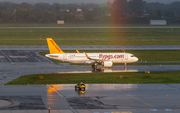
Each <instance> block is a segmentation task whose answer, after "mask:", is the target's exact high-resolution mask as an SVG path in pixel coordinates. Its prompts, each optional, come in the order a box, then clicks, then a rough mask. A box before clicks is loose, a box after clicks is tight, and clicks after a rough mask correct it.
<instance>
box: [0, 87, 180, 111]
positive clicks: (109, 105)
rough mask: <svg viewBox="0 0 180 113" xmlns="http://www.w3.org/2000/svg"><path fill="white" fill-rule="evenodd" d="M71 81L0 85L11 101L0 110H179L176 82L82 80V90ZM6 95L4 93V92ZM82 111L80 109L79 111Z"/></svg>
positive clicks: (0, 95)
mask: <svg viewBox="0 0 180 113" xmlns="http://www.w3.org/2000/svg"><path fill="white" fill-rule="evenodd" d="M74 86H75V84H61V85H18V86H1V88H0V89H1V93H0V98H5V99H6V100H9V101H12V102H13V103H14V105H12V106H8V107H4V108H0V110H15V109H16V110H24V109H27V110H40V109H41V110H47V109H48V108H51V109H52V110H68V111H71V113H74V112H73V110H74V111H76V113H83V112H84V113H85V112H86V113H93V112H99V113H104V112H115V111H116V112H123V111H126V112H132V113H149V112H153V111H151V109H156V110H158V111H157V113H166V110H165V109H171V110H172V111H171V113H178V112H180V96H179V94H180V85H179V84H86V90H85V92H84V93H83V94H81V93H77V92H76V91H75V90H74ZM4 95H6V96H4ZM82 111H83V112H82Z"/></svg>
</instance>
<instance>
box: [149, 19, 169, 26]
mask: <svg viewBox="0 0 180 113" xmlns="http://www.w3.org/2000/svg"><path fill="white" fill-rule="evenodd" d="M150 25H167V22H166V20H150Z"/></svg>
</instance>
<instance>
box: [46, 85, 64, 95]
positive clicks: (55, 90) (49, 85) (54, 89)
mask: <svg viewBox="0 0 180 113" xmlns="http://www.w3.org/2000/svg"><path fill="white" fill-rule="evenodd" d="M49 86H50V87H51V88H52V89H53V90H54V91H55V92H56V93H57V94H58V95H59V96H61V97H63V98H64V97H65V96H63V95H61V94H60V93H59V92H58V91H57V90H56V89H55V88H53V87H52V86H51V85H49Z"/></svg>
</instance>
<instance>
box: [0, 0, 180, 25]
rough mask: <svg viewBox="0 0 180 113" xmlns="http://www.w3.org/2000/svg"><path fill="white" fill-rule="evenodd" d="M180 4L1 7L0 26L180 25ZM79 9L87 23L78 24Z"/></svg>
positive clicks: (119, 0) (135, 1) (134, 0)
mask: <svg viewBox="0 0 180 113" xmlns="http://www.w3.org/2000/svg"><path fill="white" fill-rule="evenodd" d="M179 6H180V2H173V3H171V4H163V3H146V2H145V1H143V0H130V1H127V0H115V1H114V2H113V3H110V2H107V5H105V6H100V5H97V4H93V3H89V4H83V3H82V4H76V3H72V4H59V3H54V4H52V5H50V4H47V3H37V4H34V5H32V4H28V3H21V4H16V3H12V2H1V3H0V23H56V21H57V20H64V21H65V22H67V23H76V22H91V23H97V22H98V23H121V24H148V23H149V20H161V19H163V20H164V19H165V20H167V22H168V23H171V24H179V23H180V7H179ZM77 8H80V9H82V11H83V16H84V19H83V20H82V21H76V20H75V12H76V10H77Z"/></svg>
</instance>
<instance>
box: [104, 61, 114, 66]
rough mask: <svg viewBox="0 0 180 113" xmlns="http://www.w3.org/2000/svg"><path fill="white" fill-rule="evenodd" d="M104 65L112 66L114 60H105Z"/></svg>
mask: <svg viewBox="0 0 180 113" xmlns="http://www.w3.org/2000/svg"><path fill="white" fill-rule="evenodd" d="M102 66H104V67H112V66H113V62H112V61H104V62H103V63H102Z"/></svg>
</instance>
